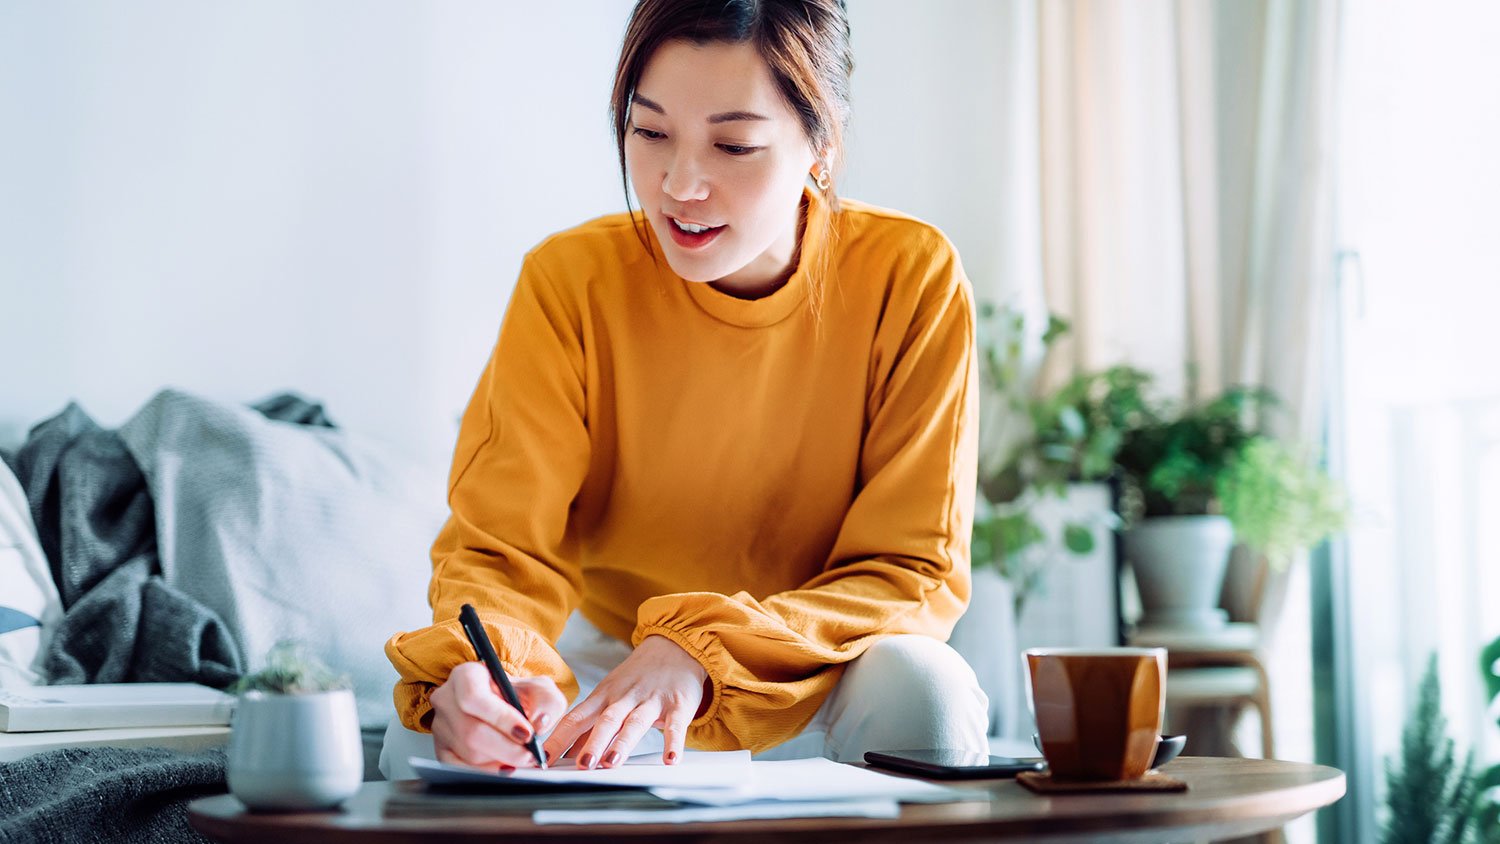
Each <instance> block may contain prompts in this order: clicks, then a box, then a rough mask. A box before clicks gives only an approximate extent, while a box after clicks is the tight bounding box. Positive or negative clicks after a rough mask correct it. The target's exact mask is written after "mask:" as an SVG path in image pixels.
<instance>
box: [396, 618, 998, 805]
mask: <svg viewBox="0 0 1500 844" xmlns="http://www.w3.org/2000/svg"><path fill="white" fill-rule="evenodd" d="M557 650H558V652H559V653H560V654H561V655H562V658H563V661H564V662H566V663H567V664H568V667H570V668H572V669H573V673H574V675H575V676H576V677H577V678H578V687H579V694H578V698H577V700H579V701H581V700H583V699H584V698H585V697H587V696H588V694H589V692H591V691H593V689H594V687H595V686H597V685H598V684H599V682H600V681H601V680H603V679H604V677H605V675H606V674H608V673H609V672H610V671H612V670H613V669H614V668H615V666H617V665H619V664H620V663H621V662H624V661H625V658H626V657H627V656H629V655H630V645H629V643H627V642H622V641H620V640H619V639H615V638H613V637H611V636H608V635H606V634H605V633H603V632H602V631H600V630H599V629H598V628H597V627H595V626H594V625H593V624H592V623H591V622H590V621H589V620H588V619H586V618H584V617H583V615H582V614H580V613H576V612H575V613H574V614H573V615H572V617H570V618H569V619H568V623H567V626H566V627H565V628H564V629H563V633H562V636H561V638H559V639H558V642H557ZM988 729H989V699H988V698H987V697H986V696H985V694H984V692H983V691H982V690H981V689H980V688H979V681H978V680H977V679H976V678H975V676H974V670H973V669H972V668H970V667H969V664H968V663H967V662H965V661H964V659H963V657H961V656H959V655H958V652H957V651H955V650H953V649H952V648H950V647H948V646H947V645H945V644H943V643H942V642H939V641H937V640H936V639H932V638H929V637H927V636H912V635H903V636H890V637H888V638H885V639H882V640H880V641H879V642H877V643H875V645H873V646H871V648H870V649H869V650H867V651H865V652H864V654H862V655H861V656H860V657H859V658H858V659H856V660H854V661H853V662H850V663H849V666H848V667H847V668H845V669H844V676H843V677H842V678H841V679H840V680H839V684H838V685H837V686H836V687H834V690H833V692H832V693H831V694H829V695H828V698H827V699H826V700H824V701H823V705H822V706H821V707H820V708H819V709H818V712H817V714H816V715H814V716H813V719H812V721H811V723H809V724H808V725H807V727H806V728H805V729H804V730H803V731H802V732H801V733H800V734H798V735H797V736H794V737H792V738H791V739H788V740H787V741H785V742H782V743H781V744H779V745H777V746H775V747H772V748H770V749H769V750H765V751H763V752H761V753H759V754H757V755H756V757H755V758H757V759H806V758H810V757H815V756H823V757H826V758H828V759H833V760H835V761H838V762H855V761H863V759H864V754H865V751H867V750H912V749H917V748H928V747H945V748H954V749H959V750H969V751H974V752H978V753H987V752H988V751H989V744H988V740H987V739H986V738H985V734H986V733H987V732H988ZM662 749H663V740H662V734H661V732H660V731H659V730H651V731H649V732H647V733H646V735H645V736H644V737H643V738H642V739H641V741H640V743H639V744H638V745H636V748H635V750H634V751H633V755H634V754H641V753H660V752H661V751H662ZM412 756H420V757H423V758H426V759H432V758H434V756H435V752H434V750H433V746H432V735H431V734H430V733H419V732H416V731H413V730H408V729H407V728H406V727H405V726H403V725H402V723H401V721H400V719H396V718H393V719H391V723H390V726H388V727H387V728H386V732H385V744H384V746H383V747H382V748H381V751H380V772H381V773H382V774H384V775H385V777H386V779H392V780H395V779H411V778H413V777H415V776H416V774H415V773H414V772H413V771H412V768H411V765H410V764H409V763H408V762H407V760H408V759H409V758H410V757H412Z"/></svg>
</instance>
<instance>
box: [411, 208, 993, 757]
mask: <svg viewBox="0 0 1500 844" xmlns="http://www.w3.org/2000/svg"><path fill="white" fill-rule="evenodd" d="M805 196H806V202H807V225H806V229H805V231H806V234H805V235H804V238H803V244H802V250H801V257H800V261H799V267H798V269H797V270H796V272H795V273H794V274H793V275H792V277H791V279H790V280H789V281H788V282H787V283H786V285H785V286H784V287H782V288H781V289H779V290H777V291H776V292H775V293H773V294H771V295H770V296H767V297H765V298H762V299H759V300H754V301H745V300H740V299H735V298H733V297H730V296H728V295H726V294H723V293H720V292H718V291H717V290H714V289H713V288H711V287H709V286H708V285H705V284H697V283H691V282H687V281H684V280H683V279H681V278H679V277H678V276H677V275H675V274H674V273H673V272H672V271H671V268H670V266H669V265H668V264H667V263H666V261H665V259H664V258H662V257H661V247H660V245H659V243H658V242H657V241H656V240H655V235H654V234H650V235H649V236H650V238H651V244H652V247H653V248H654V249H655V251H656V255H657V259H656V261H655V262H653V260H652V258H651V256H650V255H649V254H648V253H647V251H646V249H645V248H644V247H643V246H642V245H641V243H640V241H639V240H638V238H637V235H636V232H635V230H634V229H633V228H632V226H631V223H630V218H629V217H628V216H627V215H625V214H618V215H614V216H608V217H603V218H600V219H597V220H594V221H592V222H589V223H585V224H583V225H581V226H578V227H576V228H573V229H569V230H567V231H564V232H561V233H559V234H555V235H553V236H551V237H549V238H547V239H546V240H544V241H543V242H542V243H541V244H540V245H538V246H537V247H536V248H535V249H533V250H532V251H531V252H530V253H528V254H527V256H526V259H525V262H524V264H523V266H522V269H521V275H520V279H519V281H518V282H517V285H516V289H515V292H514V294H513V296H512V298H511V301H510V306H509V309H508V310H507V312H506V315H505V319H504V321H503V324H502V327H501V331H500V339H499V342H498V343H497V344H496V346H495V350H494V353H493V354H492V356H491V358H490V360H489V363H488V365H487V367H486V368H485V370H484V373H483V375H482V376H481V377H480V380H479V385H478V388H477V389H476V390H475V393H474V397H473V399H472V401H471V402H470V403H469V406H468V409H467V411H466V412H465V414H464V418H463V424H462V428H461V431H460V433H459V437H458V445H457V448H456V450H455V456H454V462H453V470H452V474H451V477H450V481H449V496H448V497H449V504H450V506H451V508H452V515H451V517H450V518H449V520H448V522H447V524H446V525H445V526H444V528H443V530H442V532H441V533H440V534H439V536H438V538H437V541H436V542H435V544H434V546H433V549H432V562H433V576H432V585H431V589H430V594H429V599H430V601H431V603H432V608H433V617H434V619H435V623H434V624H433V626H431V627H427V628H423V629H421V630H417V631H413V632H404V633H398V634H396V635H395V636H393V637H392V638H391V639H390V641H389V642H388V643H387V644H386V653H387V655H388V656H389V657H390V659H391V662H392V663H393V664H394V665H395V666H396V668H397V670H398V671H399V673H400V676H401V679H400V682H399V683H398V684H397V686H396V691H395V700H396V709H397V711H398V712H399V713H400V716H401V719H402V721H403V722H404V723H405V724H406V725H407V726H408V727H410V728H412V729H419V730H426V729H430V726H431V705H430V703H429V702H428V695H429V693H430V692H431V691H432V689H433V688H434V687H435V685H436V684H441V683H442V682H443V681H444V680H445V679H446V678H447V676H448V672H449V671H450V670H451V669H452V668H453V667H454V666H456V665H458V664H459V663H462V662H464V661H467V660H472V659H474V656H473V652H472V650H471V649H470V647H469V645H468V643H467V641H466V640H465V639H464V635H463V633H462V631H461V629H460V627H459V626H458V623H457V617H458V610H459V607H460V606H461V605H462V604H463V603H465V602H469V603H472V604H474V605H475V607H476V608H478V609H479V611H480V614H481V616H482V617H483V618H484V620H485V623H486V625H487V627H488V628H489V631H490V635H491V637H492V638H493V639H494V641H495V643H496V648H497V650H498V651H499V652H500V655H501V658H502V660H503V661H504V663H505V667H506V670H507V671H510V672H513V674H514V675H516V676H535V675H542V674H545V675H549V676H551V677H552V678H554V679H555V680H556V681H557V683H558V685H559V686H560V687H561V688H562V689H563V691H564V693H565V694H567V695H568V697H569V698H572V697H574V696H576V694H577V688H578V687H577V683H576V681H575V680H574V678H573V675H572V672H571V671H570V670H569V668H568V666H567V665H566V664H564V662H563V660H562V658H561V657H559V655H558V653H557V651H556V650H555V649H554V647H553V646H554V644H555V643H556V641H557V639H558V636H559V635H560V633H561V632H562V629H563V624H564V622H565V621H566V619H567V618H568V615H569V614H570V613H571V612H572V611H573V610H574V609H575V608H579V607H581V608H582V611H583V614H584V615H585V616H586V617H587V618H588V619H589V620H590V621H592V622H593V623H594V624H595V625H597V626H598V627H599V628H600V629H601V630H603V631H605V632H607V633H609V634H610V635H613V636H616V637H618V638H620V639H622V640H628V641H630V642H631V643H632V644H639V643H640V641H641V640H642V639H643V638H645V637H646V636H649V635H652V634H660V635H662V636H665V637H667V638H669V639H671V640H672V641H673V642H676V643H677V644H678V645H681V646H682V647H683V648H684V649H685V650H686V651H687V652H688V653H690V654H692V655H693V656H694V657H695V658H696V659H697V660H698V661H699V662H700V663H702V665H703V667H704V668H705V669H706V670H707V672H708V676H709V679H710V681H711V683H712V694H711V697H710V698H709V700H708V702H707V708H706V710H704V711H703V714H702V715H701V716H699V717H698V718H697V719H696V720H695V721H694V722H693V724H692V727H691V728H690V730H689V734H688V742H689V744H690V746H693V747H698V748H706V749H716V750H722V749H735V748H748V749H750V750H752V751H759V750H762V749H764V748H767V747H771V746H774V745H776V744H778V743H780V742H782V741H784V740H786V739H788V738H790V737H791V736H794V735H796V734H797V733H798V732H799V731H800V730H801V729H802V728H803V727H805V726H806V724H807V723H808V721H810V720H811V718H812V716H813V714H814V713H815V712H816V711H817V709H818V707H819V705H820V704H821V703H822V701H823V699H824V698H825V697H826V696H827V694H828V692H829V691H830V690H831V689H832V688H833V686H834V685H835V684H836V683H837V681H838V679H839V677H840V675H841V673H842V670H843V664H844V663H847V662H848V661H849V660H851V659H854V658H855V657H858V656H859V655H860V654H861V653H863V652H864V651H865V649H867V648H868V647H869V646H870V645H871V644H873V643H874V642H875V641H877V640H879V639H880V638H882V637H884V636H888V635H892V634H897V633H920V634H926V635H929V636H933V637H936V638H938V639H946V638H947V636H948V634H949V632H950V631H951V630H952V627H953V623H954V621H955V620H957V618H958V616H959V615H960V613H962V612H963V609H964V607H965V606H966V604H967V602H968V598H969V533H970V526H971V523H972V519H973V503H974V489H975V463H976V448H977V444H976V443H977V441H976V436H977V435H976V429H977V416H978V405H977V387H976V369H975V367H976V361H975V350H974V304H973V294H972V291H971V289H970V286H969V282H968V280H967V279H966V278H965V276H964V272H963V269H962V267H961V265H960V263H959V259H958V256H957V254H956V253H955V252H954V249H953V246H952V244H951V243H949V241H948V240H947V238H945V237H944V236H943V234H942V233H941V232H939V231H938V230H937V229H935V228H933V227H932V226H930V225H927V224H926V223H923V222H921V221H919V220H916V219H913V218H911V217H908V216H905V215H902V214H898V213H895V212H892V211H887V210H884V209H881V208H876V207H873V206H870V205H866V204H863V203H858V202H854V201H850V200H845V201H844V204H843V210H842V211H840V212H839V213H836V214H833V217H834V219H835V223H834V225H835V228H834V231H833V236H832V237H831V238H829V239H827V240H826V242H825V238H824V237H823V236H822V235H821V231H822V222H823V220H824V218H825V216H826V215H828V214H829V209H828V207H827V205H826V203H825V201H824V200H823V199H822V198H821V197H820V196H819V195H818V194H817V193H816V192H814V191H810V190H809V191H807V192H806V195H805ZM823 250H832V252H831V254H830V255H829V256H828V257H830V258H831V272H830V273H829V275H828V276H826V280H825V287H824V290H825V295H824V301H823V306H822V313H821V317H816V318H815V316H814V314H813V312H812V309H811V308H810V307H809V304H810V303H809V301H808V293H809V282H808V275H809V273H810V271H812V268H814V267H816V266H817V265H818V264H819V263H820V261H819V260H818V259H819V258H820V257H821V256H822V255H823Z"/></svg>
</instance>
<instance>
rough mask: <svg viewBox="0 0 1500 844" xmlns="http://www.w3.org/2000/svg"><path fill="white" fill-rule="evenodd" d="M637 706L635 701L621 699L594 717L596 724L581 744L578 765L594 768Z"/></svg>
mask: <svg viewBox="0 0 1500 844" xmlns="http://www.w3.org/2000/svg"><path fill="white" fill-rule="evenodd" d="M635 708H636V702H635V701H632V700H619V701H615V702H614V703H611V704H610V705H609V706H606V707H604V709H603V710H602V711H600V713H599V716H598V717H597V718H595V719H594V726H593V729H591V730H590V731H589V737H588V739H587V740H585V741H583V742H581V743H580V744H579V747H578V767H580V768H592V767H594V766H595V765H597V764H599V760H600V758H602V757H603V756H604V754H605V752H606V751H607V750H608V749H609V746H610V744H611V743H612V742H613V741H614V740H615V735H616V734H618V733H619V732H620V725H621V724H623V723H625V719H626V717H628V716H629V715H630V713H631V712H634V711H635Z"/></svg>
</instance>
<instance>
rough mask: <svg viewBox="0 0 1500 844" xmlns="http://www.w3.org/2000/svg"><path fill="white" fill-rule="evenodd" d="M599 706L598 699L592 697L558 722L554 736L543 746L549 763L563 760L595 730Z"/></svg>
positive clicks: (553, 732)
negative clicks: (554, 760)
mask: <svg viewBox="0 0 1500 844" xmlns="http://www.w3.org/2000/svg"><path fill="white" fill-rule="evenodd" d="M599 705H600V704H599V701H598V699H597V698H595V697H594V696H593V695H590V696H589V697H588V698H586V699H585V700H584V701H583V702H582V703H580V704H578V705H577V706H575V707H573V709H572V711H571V712H569V713H568V714H566V715H564V716H563V717H562V719H561V720H559V721H558V722H557V726H556V727H554V728H553V730H552V735H550V736H548V737H547V742H546V744H545V745H543V747H544V749H545V750H546V752H547V759H548V760H549V761H550V760H553V759H561V758H562V757H563V755H564V754H566V753H567V752H568V751H569V750H571V749H572V748H573V746H574V745H576V744H577V743H578V740H579V738H580V737H581V736H583V734H584V733H587V732H589V731H590V730H591V729H592V728H593V726H594V713H595V712H597V711H598V709H599Z"/></svg>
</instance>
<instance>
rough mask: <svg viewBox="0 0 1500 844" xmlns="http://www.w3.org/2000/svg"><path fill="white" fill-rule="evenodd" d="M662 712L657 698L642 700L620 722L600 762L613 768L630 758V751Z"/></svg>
mask: <svg viewBox="0 0 1500 844" xmlns="http://www.w3.org/2000/svg"><path fill="white" fill-rule="evenodd" d="M660 712H661V703H660V702H659V701H657V700H655V699H648V700H644V701H642V702H641V705H640V706H637V707H636V708H635V711H634V712H631V713H630V714H629V715H626V716H625V720H624V721H622V722H620V731H619V732H618V733H615V738H614V741H611V742H610V743H609V749H608V750H606V751H604V756H603V758H601V759H600V760H599V764H601V765H603V766H604V767H606V768H613V767H615V766H616V765H619V764H620V763H621V762H624V761H625V760H626V759H628V758H630V752H631V751H632V750H635V746H636V745H637V744H639V743H640V741H641V737H642V736H644V735H645V734H646V731H647V730H650V729H651V725H652V724H655V723H656V716H657V714H658V713H660Z"/></svg>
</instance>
